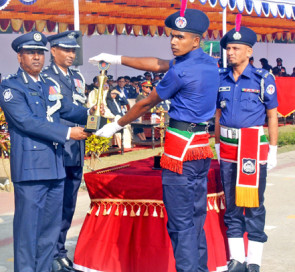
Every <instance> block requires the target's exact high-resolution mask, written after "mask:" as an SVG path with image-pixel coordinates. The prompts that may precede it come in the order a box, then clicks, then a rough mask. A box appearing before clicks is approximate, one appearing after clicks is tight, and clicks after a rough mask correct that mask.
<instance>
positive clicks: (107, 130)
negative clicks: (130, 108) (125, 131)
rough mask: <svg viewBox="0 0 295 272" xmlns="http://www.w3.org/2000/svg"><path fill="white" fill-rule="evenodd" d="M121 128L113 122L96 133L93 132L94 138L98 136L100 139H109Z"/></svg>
mask: <svg viewBox="0 0 295 272" xmlns="http://www.w3.org/2000/svg"><path fill="white" fill-rule="evenodd" d="M122 128H123V127H121V126H120V125H119V124H118V122H113V123H109V124H106V125H104V126H103V127H102V128H101V129H99V130H98V131H96V132H95V135H96V136H100V137H106V138H110V137H112V136H113V135H114V134H115V133H116V132H118V131H119V130H121V129H122Z"/></svg>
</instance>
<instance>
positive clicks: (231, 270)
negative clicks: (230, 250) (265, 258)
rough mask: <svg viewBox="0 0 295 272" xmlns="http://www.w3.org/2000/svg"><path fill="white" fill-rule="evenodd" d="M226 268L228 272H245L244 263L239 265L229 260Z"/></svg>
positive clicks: (237, 262) (235, 261)
mask: <svg viewBox="0 0 295 272" xmlns="http://www.w3.org/2000/svg"><path fill="white" fill-rule="evenodd" d="M227 267H228V272H247V270H246V263H240V262H239V261H237V260H234V259H232V260H230V262H229V264H228V265H227Z"/></svg>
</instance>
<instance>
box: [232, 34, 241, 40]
mask: <svg viewBox="0 0 295 272" xmlns="http://www.w3.org/2000/svg"><path fill="white" fill-rule="evenodd" d="M233 38H234V39H235V40H240V39H241V38H242V35H241V33H240V32H236V33H235V34H234V35H233Z"/></svg>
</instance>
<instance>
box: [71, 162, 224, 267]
mask: <svg viewBox="0 0 295 272" xmlns="http://www.w3.org/2000/svg"><path fill="white" fill-rule="evenodd" d="M152 166H153V158H148V159H144V160H140V161H134V162H131V163H128V164H124V165H120V166H119V167H118V168H120V169H118V168H116V170H114V171H109V170H110V169H104V170H103V171H102V170H100V171H96V172H92V173H87V174H85V175H84V177H85V182H86V185H87V188H88V192H89V196H90V198H91V203H92V205H91V209H90V211H89V212H88V214H87V215H86V218H85V221H84V224H83V226H82V229H81V232H80V235H79V239H78V242H77V246H76V251H75V256H74V264H75V267H76V268H77V269H79V270H82V271H91V272H96V271H105V272H175V271H176V270H175V261H174V257H173V251H172V247H171V242H170V239H169V236H168V233H167V230H166V222H167V218H166V212H165V208H164V205H163V202H162V184H161V171H160V170H152ZM111 170H112V169H111ZM208 180H209V183H208V215H207V219H206V222H205V232H206V237H207V243H208V268H209V270H210V271H225V270H226V268H227V267H226V261H227V257H226V248H227V247H226V245H225V242H226V241H225V240H226V239H225V226H224V223H223V215H224V195H223V192H222V186H221V183H220V175H219V166H218V163H217V162H216V161H213V162H212V164H211V169H210V170H209V174H208Z"/></svg>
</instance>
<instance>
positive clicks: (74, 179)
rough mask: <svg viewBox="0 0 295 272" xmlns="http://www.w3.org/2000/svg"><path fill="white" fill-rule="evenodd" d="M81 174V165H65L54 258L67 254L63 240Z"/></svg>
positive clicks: (71, 216)
mask: <svg viewBox="0 0 295 272" xmlns="http://www.w3.org/2000/svg"><path fill="white" fill-rule="evenodd" d="M82 174H83V168H82V167H81V166H66V175H67V176H66V179H65V186H64V193H63V206H62V223H61V230H60V235H59V238H58V243H57V250H56V252H55V254H54V258H64V257H66V256H67V250H66V248H65V242H66V238H67V233H68V230H69V228H70V226H71V223H72V219H73V215H74V212H75V208H76V203H77V195H78V190H79V187H80V184H81V179H82Z"/></svg>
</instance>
